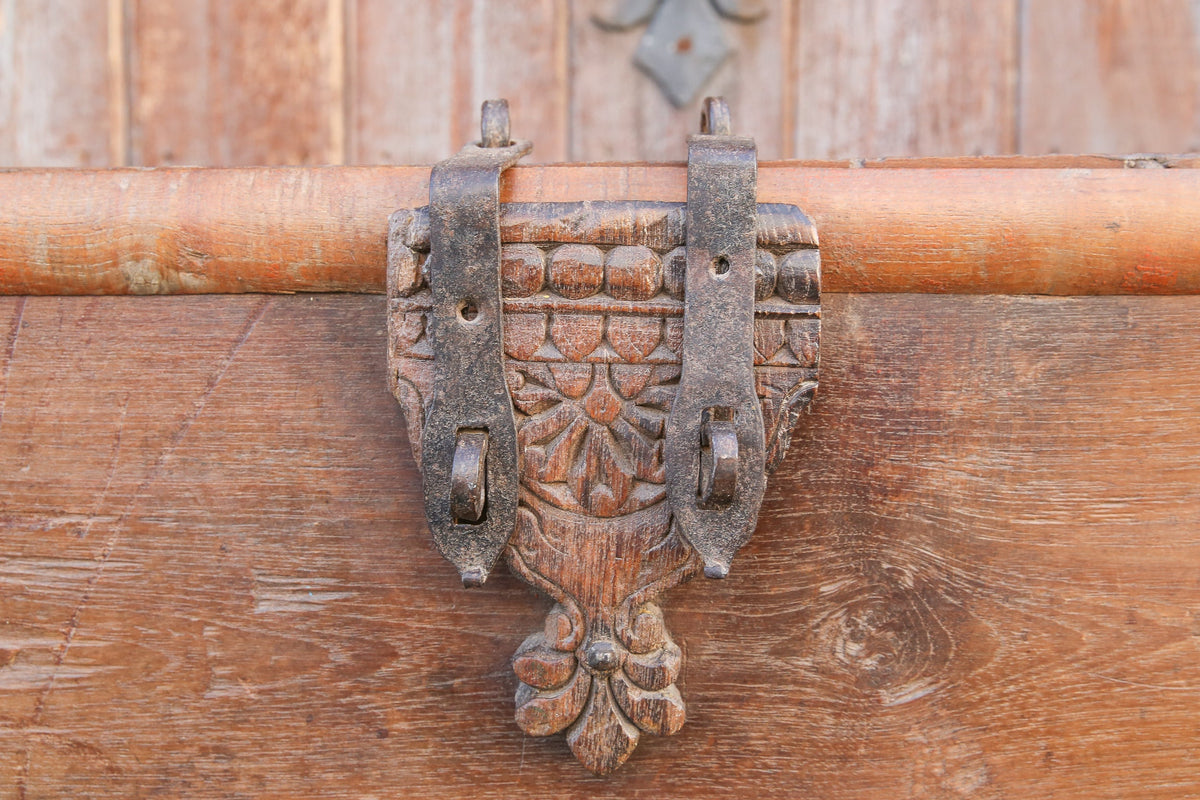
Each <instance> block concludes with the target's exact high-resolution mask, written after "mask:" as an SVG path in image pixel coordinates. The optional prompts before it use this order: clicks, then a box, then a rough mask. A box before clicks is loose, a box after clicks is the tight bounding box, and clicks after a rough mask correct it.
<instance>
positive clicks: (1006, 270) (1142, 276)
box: [0, 157, 1200, 295]
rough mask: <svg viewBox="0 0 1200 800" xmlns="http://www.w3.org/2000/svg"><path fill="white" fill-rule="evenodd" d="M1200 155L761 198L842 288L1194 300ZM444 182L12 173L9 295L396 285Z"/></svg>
mask: <svg viewBox="0 0 1200 800" xmlns="http://www.w3.org/2000/svg"><path fill="white" fill-rule="evenodd" d="M1193 163H1194V162H1193V161H1191V160H1188V159H1182V158H1180V159H1174V160H1172V159H1167V158H1160V157H1159V158H1148V157H1129V158H1105V157H1077V158H1070V157H1049V158H1042V159H1028V158H983V159H958V160H937V159H934V160H920V161H900V162H876V163H866V164H864V163H858V164H844V163H843V164H817V165H814V164H811V163H801V162H783V163H768V164H762V165H761V166H760V170H759V184H758V185H759V202H763V203H794V204H796V205H799V206H800V207H802V208H803V209H805V210H806V211H807V212H808V213H809V215H810V216H811V217H812V218H813V219H814V220H815V222H816V223H817V226H818V229H819V231H820V236H821V245H822V260H823V269H824V280H823V283H824V288H825V290H826V291H828V292H922V293H973V294H991V293H998V294H1048V295H1096V294H1195V293H1200V170H1195V169H1191V168H1189V167H1191V166H1192V165H1193ZM848 167H850V168H848ZM853 167H858V168H853ZM1129 167H1152V168H1140V169H1137V168H1129ZM428 181H429V170H428V168H426V167H308V168H305V167H294V168H293V167H287V168H251V169H198V168H178V169H146V170H136V169H122V170H103V171H92V170H61V169H51V170H10V171H2V172H0V293H2V294H28V295H45V294H68V295H78V294H97V295H103V294H196V293H225V292H286V293H290V292H331V291H332V292H382V291H383V288H384V262H385V253H386V234H387V219H388V216H389V215H390V214H391V212H392V211H393V210H395V209H397V208H402V207H414V206H420V205H424V204H425V203H426V202H427V198H428ZM685 190H686V169H685V167H684V166H682V165H676V164H669V165H644V164H609V165H570V164H568V165H555V166H529V167H518V168H515V169H513V170H511V171H510V172H509V173H508V174H507V176H506V179H505V183H504V189H503V197H502V200H503V201H505V202H519V201H538V200H542V201H578V200H664V201H683V200H685V199H686V198H685Z"/></svg>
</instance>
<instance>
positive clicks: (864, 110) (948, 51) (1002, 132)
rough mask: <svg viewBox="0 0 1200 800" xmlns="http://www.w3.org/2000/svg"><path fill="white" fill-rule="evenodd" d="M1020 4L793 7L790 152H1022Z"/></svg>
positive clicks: (978, 0)
mask: <svg viewBox="0 0 1200 800" xmlns="http://www.w3.org/2000/svg"><path fill="white" fill-rule="evenodd" d="M1019 5H1020V4H1019V3H1018V2H1017V0H909V1H908V2H902V3H895V2H890V3H879V2H871V0H850V1H849V2H838V3H826V2H821V0H802V1H801V2H796V3H794V6H795V8H796V9H797V11H796V13H795V15H794V20H793V24H794V25H795V28H796V30H795V34H794V36H795V39H794V42H795V45H794V52H793V54H792V64H793V72H792V73H791V75H790V78H791V80H790V84H791V86H792V87H793V91H794V92H795V100H794V101H793V105H792V108H791V109H790V113H791V114H792V115H793V116H792V119H793V120H794V122H793V126H794V131H795V133H794V137H795V138H794V141H795V149H794V150H792V151H791V154H792V155H796V156H799V157H801V158H845V157H872V156H875V157H877V156H960V155H975V156H978V155H988V154H992V153H1012V152H1019V144H1018V141H1017V136H1016V128H1017V115H1016V95H1017V81H1018V74H1019V73H1018V70H1019V67H1020V64H1019V59H1018V50H1017V41H1018V8H1019ZM1046 83H1047V84H1048V86H1051V87H1054V89H1055V90H1057V91H1058V92H1062V91H1065V90H1066V89H1067V88H1068V85H1067V84H1066V83H1064V82H1058V81H1055V80H1054V78H1053V76H1047V77H1046ZM1032 152H1039V151H1037V150H1034V151H1032Z"/></svg>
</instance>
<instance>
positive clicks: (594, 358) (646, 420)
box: [388, 203, 820, 773]
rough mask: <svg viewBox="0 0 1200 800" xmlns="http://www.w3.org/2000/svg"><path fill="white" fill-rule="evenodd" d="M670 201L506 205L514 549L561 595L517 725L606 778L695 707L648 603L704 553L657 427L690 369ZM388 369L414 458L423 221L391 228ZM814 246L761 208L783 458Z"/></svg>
mask: <svg viewBox="0 0 1200 800" xmlns="http://www.w3.org/2000/svg"><path fill="white" fill-rule="evenodd" d="M682 208H683V207H682V206H680V205H678V204H659V203H651V204H616V203H614V204H602V203H596V204H575V205H570V206H549V205H524V206H506V207H505V209H504V211H503V213H502V223H505V224H503V225H502V236H503V239H504V241H505V245H504V247H503V250H502V273H501V276H502V282H503V294H504V305H505V318H504V340H505V341H504V345H505V354H506V364H505V372H506V375H507V378H508V386H509V391H510V394H511V396H512V400H513V405H514V409H515V413H516V418H517V435H518V441H519V445H520V449H521V452H522V454H523V456H522V473H521V490H520V491H521V494H520V508H519V511H518V516H517V528H516V531H515V532H514V534H513V537H512V539H511V540H510V542H509V544H508V547H507V550H506V556H507V561H508V564H509V566H510V568H511V569H512V570H513V571H514V572H515V573H516V574H517V575H519V576H520V577H521V578H522V579H523V580H525V581H526V582H528V583H529V584H531V585H532V586H534V587H536V588H537V589H539V590H541V591H543V592H545V593H546V594H547V595H549V596H550V597H551V598H553V599H554V600H555V601H556V605H555V606H554V608H553V609H552V610H551V612H550V614H549V615H548V617H547V620H546V624H545V628H544V630H543V631H540V632H538V633H535V634H533V635H532V636H530V637H529V638H528V639H526V640H525V642H524V644H522V645H521V647H520V648H519V649H518V651H517V653H516V656H515V657H514V660H513V668H514V670H515V672H516V674H517V677H518V678H519V679H520V681H521V683H520V687H519V689H518V690H517V696H516V705H517V711H516V718H517V722H518V724H519V725H520V726H521V728H522V729H523V730H525V731H526V732H527V733H529V734H531V735H535V736H545V735H550V734H554V733H560V732H564V731H565V732H566V738H567V741H568V743H569V745H570V747H571V750H572V751H573V752H574V753H575V755H576V757H577V758H578V759H579V760H580V761H581V762H583V764H584V765H585V766H587V767H588V768H589V769H591V770H592V771H594V772H597V773H606V772H609V771H611V770H613V769H615V768H617V767H618V766H620V765H621V764H622V763H623V762H624V761H625V759H626V758H628V757H629V755H630V753H632V752H633V750H634V748H635V747H636V746H637V743H638V740H639V738H640V736H641V734H642V733H651V734H656V735H668V734H672V733H675V732H676V731H678V730H679V728H680V727H681V726H682V725H683V722H684V718H685V710H684V704H683V700H682V698H681V696H680V693H679V690H678V689H677V688H676V686H675V681H676V679H677V678H678V676H679V673H680V670H681V668H682V665H683V656H682V652H681V650H680V648H679V647H678V646H677V645H676V644H675V642H674V641H672V639H671V637H670V634H668V632H667V629H666V624H665V622H664V620H663V616H662V612H661V610H660V609H659V608H658V606H657V605H656V604H655V603H654V600H655V599H656V598H657V597H658V596H659V595H660V594H662V593H663V592H665V591H666V590H667V589H670V588H671V587H673V586H676V585H678V584H679V583H681V582H682V581H685V580H688V579H690V578H691V577H693V576H694V575H695V574H696V573H697V571H699V569H700V568H701V566H702V565H701V562H700V559H699V557H698V556H697V555H696V554H695V553H694V552H693V550H692V548H691V547H690V546H689V545H688V544H687V542H686V541H685V540H684V539H683V538H682V537H681V536H679V535H678V533H677V532H676V530H675V528H674V526H673V525H672V521H671V511H670V507H669V505H668V503H667V501H666V487H665V473H664V466H663V433H664V428H665V425H666V420H667V416H668V414H669V413H670V409H671V403H672V401H673V399H674V396H675V390H676V386H677V384H678V379H679V370H680V359H679V347H680V342H681V338H682V333H683V304H682V291H683V268H684V263H685V254H684V250H683V247H681V246H679V243H680V242H682V241H683V238H684V234H683V221H682V220H683V211H682ZM389 237H390V241H389V264H388V293H389V308H388V324H389V349H388V360H389V377H390V382H391V388H392V391H393V393H394V394H395V396H396V398H397V399H398V400H399V401H400V403H401V405H402V407H403V409H404V412H405V417H406V419H407V421H408V426H409V438H410V441H411V443H412V447H413V452H414V455H415V457H416V458H417V459H418V460H419V459H420V452H421V448H420V436H421V426H422V421H423V419H424V410H425V403H426V401H427V399H428V398H429V397H430V396H431V391H432V379H433V364H432V358H433V350H432V347H431V344H430V341H429V338H428V335H427V331H426V324H427V320H426V314H427V311H428V309H429V306H430V297H429V290H428V288H427V285H426V276H425V274H424V267H425V262H426V257H427V254H428V249H429V244H428V218H427V216H426V215H425V211H424V209H420V210H417V211H401V212H397V214H396V215H394V216H393V218H392V221H391V227H390V230H389ZM819 264H820V260H819V255H818V252H817V250H816V237H815V231H813V228H812V225H811V223H809V221H808V219H807V218H806V217H804V215H803V214H802V213H801V212H799V210H798V209H794V208H793V207H790V206H785V207H769V206H762V207H760V223H759V257H758V285H757V292H756V298H757V305H756V321H755V339H754V341H755V365H756V370H755V373H756V379H757V386H758V393H759V396H760V397H761V398H762V409H763V417H764V422H765V425H766V432H767V445H768V447H767V461H768V466H769V468H771V469H773V468H774V467H775V466H776V465H777V464H778V463H779V461H780V460H781V459H782V457H783V455H784V452H785V451H786V449H787V445H788V440H789V438H790V432H791V429H792V425H793V423H794V422H795V420H796V418H797V416H798V415H799V413H800V412H801V411H802V410H804V409H805V408H806V407H807V406H808V404H809V403H810V402H811V400H812V397H813V393H814V392H815V390H816V368H817V352H818V343H819V334H820V319H819V307H818V305H817V304H818V303H819Z"/></svg>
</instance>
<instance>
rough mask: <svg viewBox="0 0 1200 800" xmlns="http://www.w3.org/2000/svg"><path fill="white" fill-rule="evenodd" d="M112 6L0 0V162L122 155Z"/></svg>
mask: <svg viewBox="0 0 1200 800" xmlns="http://www.w3.org/2000/svg"><path fill="white" fill-rule="evenodd" d="M112 6H113V3H111V2H108V3H105V2H87V3H80V2H78V0H0V164H3V165H35V164H36V165H38V166H46V167H76V166H85V167H103V166H108V165H110V164H114V163H118V164H119V163H122V162H121V158H122V157H123V154H124V149H125V148H124V137H125V134H126V130H125V120H124V113H125V98H124V96H123V89H124V86H123V83H122V81H121V77H120V76H121V73H122V66H121V65H122V59H123V53H122V51H121V48H120V46H119V42H120V37H121V33H120V30H119V28H120V24H121V19H120V15H119V13H118V14H117V15H116V16H115V19H114V15H113V14H112V13H111V12H112V8H111V7H112ZM118 6H119V4H118ZM114 28H115V30H114Z"/></svg>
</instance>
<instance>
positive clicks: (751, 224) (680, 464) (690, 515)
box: [664, 98, 767, 578]
mask: <svg viewBox="0 0 1200 800" xmlns="http://www.w3.org/2000/svg"><path fill="white" fill-rule="evenodd" d="M756 154H757V151H756V149H755V146H754V140H753V139H748V138H744V137H738V136H733V135H732V134H731V133H730V119H729V108H728V107H727V106H726V105H725V101H723V100H720V99H716V98H709V99H708V100H707V101H705V108H704V113H703V116H702V117H701V134H700V135H699V136H692V137H690V138H689V139H688V202H687V280H686V286H687V288H686V290H685V295H684V311H683V352H682V353H681V357H682V360H683V373H682V375H681V376H680V379H679V389H678V391H677V392H676V394H675V404H674V405H673V406H672V407H671V417H670V419H669V420H668V421H667V434H666V443H665V445H664V447H665V451H666V454H665V457H666V464H667V497H668V498H669V499H670V501H671V512H672V513H673V514H674V515H675V524H677V525H678V526H679V528H680V531H681V533H682V534H683V536H684V537H685V538H686V539H687V540H688V541H689V542H690V543H691V544H692V546H693V547H695V548H696V550H697V552H699V553H700V555H701V557H702V558H703V559H704V574H705V575H707V576H708V577H710V578H724V577H725V576H726V575H727V574H728V573H729V562H730V561H731V560H732V559H733V554H734V553H736V552H737V550H738V549H739V548H740V547H741V546H742V545H743V544H745V543H746V540H747V539H749V538H750V534H751V532H753V530H754V525H755V522H756V521H757V520H758V508H759V506H760V505H762V497H763V491H764V490H765V489H766V486H767V475H766V468H765V464H766V461H765V439H764V434H763V417H762V408H761V406H760V403H759V399H758V392H757V391H756V389H755V386H754V266H755V262H756V256H757V250H756V241H757V231H756V224H757V216H758V202H757V196H758V160H757V158H756Z"/></svg>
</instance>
